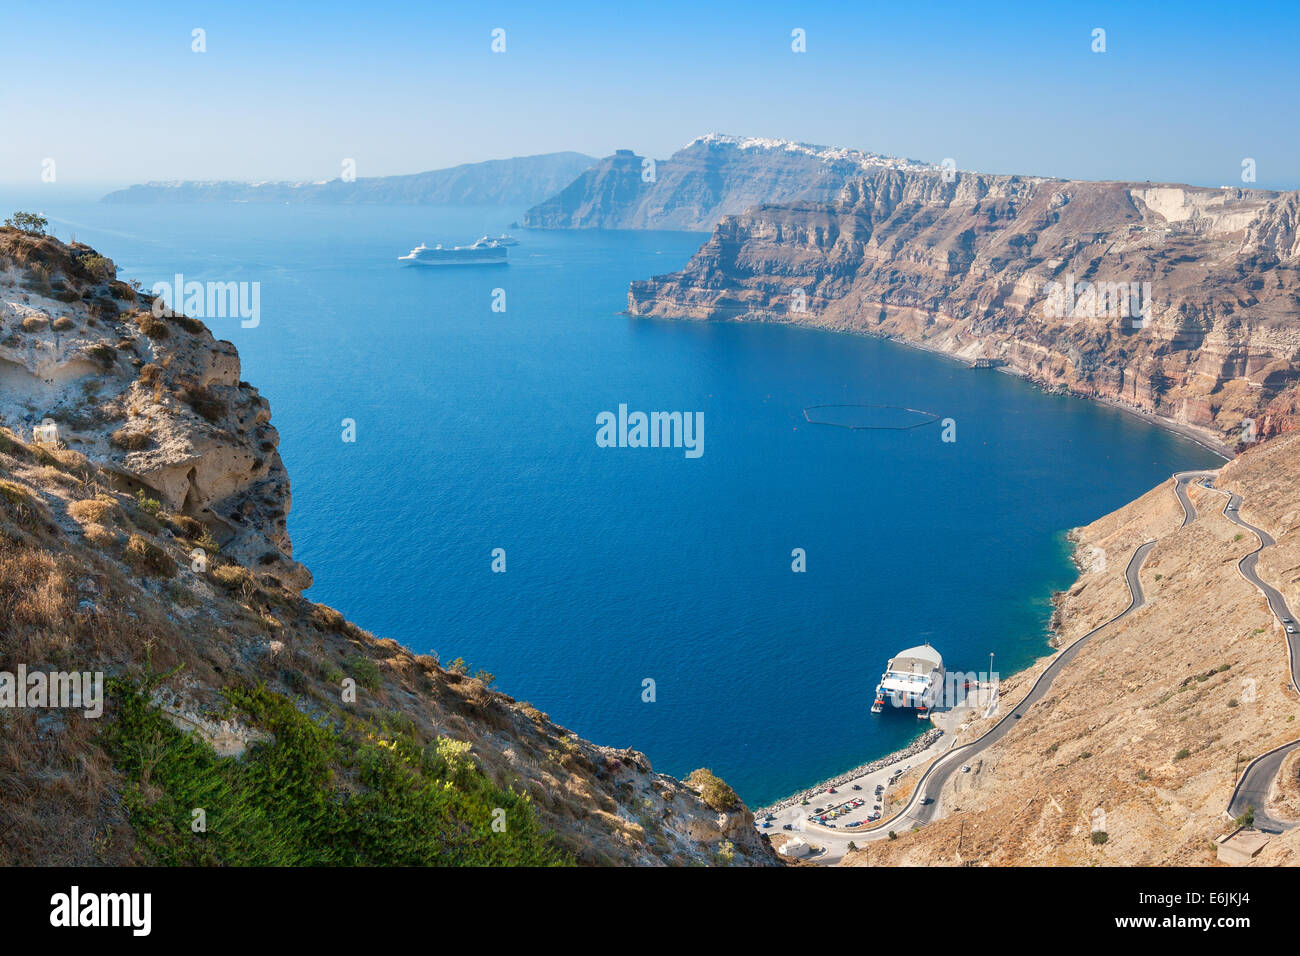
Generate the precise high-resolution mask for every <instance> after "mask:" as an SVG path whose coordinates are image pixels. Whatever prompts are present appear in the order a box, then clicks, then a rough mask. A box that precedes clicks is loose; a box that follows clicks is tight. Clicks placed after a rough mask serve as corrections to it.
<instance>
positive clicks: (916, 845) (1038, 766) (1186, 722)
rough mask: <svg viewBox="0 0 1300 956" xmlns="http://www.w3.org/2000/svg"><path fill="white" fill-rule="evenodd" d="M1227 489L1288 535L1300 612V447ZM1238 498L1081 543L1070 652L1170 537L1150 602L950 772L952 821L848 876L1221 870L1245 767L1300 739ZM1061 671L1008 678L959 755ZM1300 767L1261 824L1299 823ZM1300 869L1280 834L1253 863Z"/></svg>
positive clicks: (1069, 604)
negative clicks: (963, 869)
mask: <svg viewBox="0 0 1300 956" xmlns="http://www.w3.org/2000/svg"><path fill="white" fill-rule="evenodd" d="M1215 486H1216V488H1218V489H1223V491H1230V492H1233V493H1235V494H1239V495H1241V496H1242V503H1241V507H1240V515H1241V518H1242V519H1243V520H1244V521H1246V522H1249V523H1252V524H1254V525H1256V526H1258V527H1260V528H1262V529H1264V530H1265V531H1267V532H1268V533H1269V534H1271V535H1272V536H1273V537H1275V538H1276V539H1277V544H1276V545H1273V546H1271V547H1268V548H1266V549H1265V550H1264V552H1263V554H1262V555H1261V558H1260V561H1259V569H1258V570H1259V574H1260V576H1261V578H1262V579H1263V580H1264V581H1266V582H1267V583H1269V584H1271V585H1272V586H1274V587H1276V588H1278V589H1279V590H1281V592H1282V593H1283V595H1284V597H1285V599H1286V601H1287V602H1288V603H1289V604H1290V606H1291V607H1295V606H1297V604H1300V433H1291V434H1288V435H1284V436H1281V437H1278V438H1274V439H1272V440H1271V441H1268V442H1266V443H1262V444H1260V445H1257V446H1255V447H1253V448H1251V449H1250V450H1249V451H1247V452H1245V453H1244V454H1242V455H1240V456H1239V457H1237V458H1236V459H1234V460H1233V461H1232V462H1230V463H1229V464H1227V465H1225V466H1224V467H1223V469H1222V471H1221V472H1220V474H1219V475H1218V476H1217V478H1216V480H1215ZM1223 491H1217V490H1214V489H1210V488H1204V487H1201V486H1200V485H1198V484H1192V485H1190V487H1189V496H1190V498H1191V500H1192V502H1193V504H1194V506H1195V510H1196V517H1195V520H1194V521H1192V522H1191V523H1190V524H1187V525H1186V526H1185V527H1184V526H1182V525H1183V514H1184V513H1183V509H1182V508H1181V507H1180V506H1179V504H1178V502H1177V499H1176V497H1175V493H1174V490H1173V483H1172V482H1171V481H1170V482H1165V483H1163V484H1161V485H1160V486H1159V487H1157V488H1154V489H1152V490H1151V491H1149V492H1148V493H1147V494H1145V495H1143V496H1142V497H1141V498H1139V499H1137V500H1136V501H1134V502H1132V503H1130V504H1128V505H1126V506H1124V507H1123V508H1120V509H1119V510H1118V511H1115V512H1114V513H1112V514H1109V515H1106V516H1105V517H1102V518H1100V519H1098V520H1097V521H1094V522H1093V523H1092V524H1089V525H1087V526H1086V527H1083V528H1079V529H1076V531H1075V532H1074V533H1073V534H1072V539H1073V540H1074V543H1075V545H1076V548H1077V551H1076V554H1077V557H1078V561H1079V563H1080V565H1081V566H1082V567H1083V568H1084V570H1083V571H1082V572H1081V574H1080V577H1079V579H1078V581H1077V582H1076V583H1075V585H1074V586H1073V587H1071V588H1070V590H1069V591H1068V592H1066V593H1064V594H1062V595H1060V596H1059V599H1058V602H1057V603H1058V607H1057V614H1056V618H1055V623H1056V626H1057V629H1058V632H1057V637H1058V642H1059V643H1060V644H1063V645H1064V644H1068V643H1071V642H1073V641H1074V640H1075V639H1077V638H1079V637H1081V636H1083V635H1084V634H1086V633H1087V632H1088V631H1089V630H1091V629H1092V628H1094V627H1096V626H1097V625H1099V624H1102V623H1103V622H1105V621H1107V620H1109V619H1110V618H1112V617H1113V616H1114V615H1116V614H1117V613H1119V612H1120V611H1122V610H1124V608H1125V607H1126V606H1127V604H1128V601H1129V594H1128V589H1127V587H1126V586H1125V584H1124V569H1125V566H1126V564H1127V563H1128V560H1129V557H1130V555H1132V553H1133V551H1134V549H1135V548H1137V547H1138V545H1140V544H1141V543H1142V542H1144V541H1147V540H1151V539H1156V540H1157V542H1158V543H1157V544H1156V546H1155V549H1154V550H1153V551H1152V552H1151V554H1150V556H1149V557H1148V558H1147V560H1146V562H1145V564H1144V565H1143V567H1142V570H1141V585H1142V589H1143V591H1144V592H1145V595H1146V599H1147V604H1146V605H1145V606H1144V607H1142V608H1140V609H1139V610H1138V611H1136V612H1134V613H1133V614H1131V615H1129V616H1127V617H1125V618H1122V619H1121V620H1119V621H1116V622H1115V623H1113V624H1111V625H1109V626H1107V627H1106V628H1105V629H1104V630H1102V631H1099V632H1098V633H1097V634H1096V635H1095V636H1093V637H1092V638H1091V639H1090V640H1089V642H1088V643H1087V644H1085V645H1084V646H1083V647H1082V649H1081V650H1080V651H1079V653H1078V656H1077V657H1075V658H1074V660H1073V661H1071V662H1070V663H1069V664H1068V666H1066V667H1065V668H1064V669H1063V670H1061V672H1060V673H1059V674H1058V675H1057V677H1056V678H1055V680H1054V682H1053V683H1052V684H1051V688H1050V691H1049V692H1048V694H1047V696H1046V697H1045V698H1044V699H1043V700H1041V701H1039V702H1038V703H1035V704H1034V705H1032V706H1031V707H1030V708H1029V709H1028V711H1027V712H1026V713H1025V714H1024V716H1023V718H1022V719H1021V720H1020V721H1018V722H1017V724H1016V726H1015V728H1014V729H1013V730H1012V731H1011V732H1010V733H1008V734H1007V736H1006V737H1005V738H1004V739H1002V740H1001V741H999V742H998V743H996V744H994V745H993V746H992V747H991V748H989V749H988V750H985V751H984V752H983V753H981V754H979V755H978V756H977V757H976V758H973V759H972V760H971V762H970V763H971V769H970V772H968V773H955V774H953V775H952V777H951V779H950V780H949V782H948V784H947V785H946V787H945V789H944V791H943V793H942V795H941V797H940V800H939V804H940V806H941V807H942V808H943V811H944V813H943V816H942V817H941V818H940V819H939V820H938V821H936V822H934V823H931V824H929V825H927V826H925V827H923V828H921V829H919V830H917V831H914V832H912V831H908V832H903V833H899V834H898V835H897V839H894V840H881V841H879V842H876V843H872V844H870V845H868V846H865V847H864V848H863V849H862V850H861V851H860V852H857V853H853V854H850V855H849V857H848V858H847V860H846V861H845V862H846V863H848V864H849V865H895V864H899V865H926V866H929V865H959V864H964V865H1025V864H1030V865H1079V866H1083V865H1126V866H1127V865H1142V866H1147V865H1156V866H1167V865H1187V866H1205V865H1213V864H1214V863H1215V862H1216V859H1217V856H1216V847H1215V844H1214V840H1215V839H1216V838H1218V837H1219V836H1221V835H1223V834H1225V833H1228V832H1230V831H1231V830H1232V829H1233V828H1234V823H1233V821H1232V820H1231V819H1229V817H1228V815H1227V814H1226V812H1225V811H1226V808H1227V807H1228V804H1229V799H1230V797H1231V795H1232V793H1233V788H1234V785H1235V783H1236V781H1237V779H1238V778H1239V776H1240V774H1241V773H1242V771H1244V770H1245V768H1246V766H1247V764H1248V763H1249V762H1250V761H1251V760H1252V759H1253V758H1255V757H1257V756H1259V755H1260V754H1262V753H1264V752H1266V751H1268V750H1270V749H1272V748H1274V747H1277V746H1280V745H1282V744H1285V743H1288V742H1291V741H1294V740H1296V739H1297V738H1300V697H1297V695H1296V693H1295V692H1294V690H1293V689H1292V687H1291V684H1290V673H1289V662H1288V651H1287V641H1286V635H1285V634H1284V633H1283V632H1282V629H1281V627H1280V626H1279V625H1278V624H1277V623H1276V621H1275V619H1274V618H1273V616H1272V614H1270V613H1269V610H1268V607H1267V606H1266V604H1265V601H1264V598H1263V596H1262V595H1261V594H1260V592H1259V591H1258V590H1256V588H1255V587H1253V586H1252V585H1251V584H1250V583H1248V582H1247V581H1246V579H1245V578H1243V577H1242V575H1241V574H1240V573H1239V572H1238V570H1237V562H1238V560H1239V559H1240V558H1241V557H1242V556H1244V555H1246V554H1248V553H1249V552H1251V551H1252V550H1254V549H1255V548H1256V547H1257V546H1258V541H1256V539H1255V537H1254V535H1253V534H1251V533H1250V532H1248V531H1245V530H1244V529H1243V528H1241V527H1240V526H1239V525H1236V524H1234V523H1232V522H1231V521H1229V520H1228V518H1227V517H1225V515H1224V514H1223V510H1224V507H1225V505H1226V503H1227V497H1226V495H1225V494H1224V493H1223ZM1047 662H1048V659H1044V660H1043V661H1041V662H1039V663H1038V664H1037V665H1036V666H1034V667H1032V668H1030V669H1029V670H1027V671H1025V672H1022V673H1020V674H1016V675H1014V676H1013V677H1011V678H1007V679H1005V680H1004V681H1003V684H1002V705H1001V710H1000V711H999V713H998V715H995V716H994V717H992V718H990V719H976V720H973V721H971V722H969V723H968V724H967V725H966V726H965V727H964V729H963V730H962V731H961V732H960V735H959V737H958V741H959V742H966V741H968V740H972V739H974V738H976V737H978V736H980V735H981V734H982V733H984V731H986V730H987V729H988V728H989V726H990V725H991V724H992V722H993V721H994V720H996V719H997V717H998V716H1000V715H1003V714H1006V713H1008V712H1009V709H1010V708H1012V707H1014V705H1015V704H1016V703H1017V702H1018V701H1019V700H1021V698H1023V697H1024V695H1025V693H1026V691H1027V690H1028V688H1029V686H1030V685H1031V684H1032V682H1033V680H1034V679H1035V678H1036V677H1037V676H1038V674H1039V673H1041V672H1042V670H1043V668H1044V667H1045V666H1046V664H1047ZM1298 761H1300V755H1298V754H1296V753H1292V754H1291V756H1290V757H1289V758H1288V760H1287V761H1286V762H1285V763H1284V764H1283V766H1282V768H1281V772H1280V775H1279V776H1278V777H1277V778H1276V780H1275V781H1274V782H1273V785H1272V788H1271V793H1270V794H1269V797H1268V801H1267V805H1266V806H1260V807H1256V808H1255V809H1256V810H1259V811H1264V812H1266V813H1267V814H1268V815H1269V816H1270V817H1272V818H1273V819H1276V820H1296V819H1300V783H1298V782H1297V781H1298V780H1300V762H1298ZM1265 789H1267V788H1265ZM1094 832H1100V833H1103V834H1105V836H1104V837H1095V836H1094ZM1297 863H1300V829H1292V830H1289V831H1287V832H1286V833H1284V834H1282V835H1274V836H1272V837H1271V839H1270V840H1269V843H1268V845H1267V846H1265V847H1264V849H1263V850H1262V852H1261V853H1260V854H1259V856H1258V857H1256V858H1255V861H1254V864H1255V865H1259V866H1267V865H1295V864H1297Z"/></svg>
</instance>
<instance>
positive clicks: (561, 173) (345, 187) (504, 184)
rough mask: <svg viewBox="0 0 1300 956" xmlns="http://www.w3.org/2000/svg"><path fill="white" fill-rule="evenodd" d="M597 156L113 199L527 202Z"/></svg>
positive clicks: (156, 189) (164, 189)
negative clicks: (402, 174) (347, 180)
mask: <svg viewBox="0 0 1300 956" xmlns="http://www.w3.org/2000/svg"><path fill="white" fill-rule="evenodd" d="M595 161H596V160H595V158H594V157H592V156H584V155H583V154H582V153H573V152H565V153H543V154H541V155H538V156H519V157H516V158H514V159H493V160H489V161H487V162H483V163H464V164H462V165H460V166H452V167H450V168H448V169H435V170H432V171H429V172H424V173H411V174H409V175H405V176H362V177H359V178H357V179H355V180H354V181H352V182H345V181H344V180H342V179H331V180H329V181H328V182H317V183H304V182H299V183H295V182H266V183H241V182H230V181H223V182H200V181H195V180H182V181H180V182H163V183H144V184H142V185H136V186H130V187H128V188H127V189H119V190H117V191H116V192H111V193H109V194H108V195H107V196H105V197H104V198H103V200H102V201H103V202H108V203H192V202H275V203H336V204H347V203H387V204H390V205H391V204H397V205H426V206H528V205H531V204H533V203H536V202H539V201H541V200H542V199H544V198H545V197H547V196H550V195H553V194H554V193H556V192H558V191H559V190H560V189H562V188H564V187H565V186H566V185H568V184H569V183H570V182H571V181H572V180H573V178H574V177H575V176H577V175H578V174H579V173H581V172H582V171H583V170H584V169H586V168H587V167H589V166H590V165H591V164H592V163H594V162H595Z"/></svg>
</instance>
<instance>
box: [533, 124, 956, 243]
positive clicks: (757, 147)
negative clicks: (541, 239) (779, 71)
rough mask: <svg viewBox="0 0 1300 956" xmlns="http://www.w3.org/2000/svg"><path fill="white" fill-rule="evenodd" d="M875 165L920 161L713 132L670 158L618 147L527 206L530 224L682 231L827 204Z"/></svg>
mask: <svg viewBox="0 0 1300 956" xmlns="http://www.w3.org/2000/svg"><path fill="white" fill-rule="evenodd" d="M873 168H906V169H924V168H930V167H925V166H923V165H922V164H920V163H914V162H911V161H910V160H901V159H892V158H890V157H886V156H878V155H876V154H873V153H860V152H857V151H855V150H843V149H828V148H826V147H821V146H809V145H807V144H803V143H792V142H789V141H786V140H767V139H755V138H748V139H746V138H740V137H735V136H722V135H719V134H716V133H715V134H710V135H708V136H702V137H700V138H699V139H696V140H693V141H692V142H690V143H688V144H686V146H684V147H682V148H681V149H679V150H678V151H677V152H676V153H674V154H673V155H672V156H671V157H670V158H668V159H664V160H653V161H652V160H647V159H646V158H644V157H642V156H638V155H636V154H635V153H633V152H632V151H631V150H619V151H618V152H617V153H615V154H614V155H613V156H609V157H606V158H605V159H603V160H601V161H600V162H599V163H597V164H596V165H594V166H593V167H592V168H590V169H588V170H587V171H586V172H584V173H583V174H582V175H581V176H579V177H578V178H577V179H575V180H574V181H573V182H572V183H570V184H569V185H568V186H567V187H566V188H565V189H564V190H563V191H561V192H560V193H558V194H557V195H555V196H552V197H551V198H549V199H547V200H546V201H544V202H542V203H539V204H538V205H536V206H534V207H533V208H532V209H529V210H528V211H527V212H526V213H524V216H523V218H522V220H521V222H522V224H523V225H525V226H528V227H530V228H533V229H679V230H683V231H687V232H691V231H697V232H703V231H707V230H710V229H712V228H713V227H714V226H715V225H717V223H718V221H719V220H720V219H721V218H722V217H723V216H725V215H729V214H733V213H740V212H742V211H744V210H746V209H748V208H750V207H751V206H754V205H756V204H758V203H763V202H768V203H782V202H790V201H794V200H800V199H806V200H814V201H822V202H829V201H831V200H833V199H835V198H836V197H837V196H838V195H839V194H840V191H841V190H842V189H843V188H844V185H845V184H846V183H847V182H849V181H850V180H851V179H852V178H853V177H855V176H860V175H862V173H863V172H864V171H865V170H870V169H873Z"/></svg>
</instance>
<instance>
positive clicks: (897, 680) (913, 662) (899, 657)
mask: <svg viewBox="0 0 1300 956" xmlns="http://www.w3.org/2000/svg"><path fill="white" fill-rule="evenodd" d="M943 678H944V671H943V657H942V656H941V655H940V654H939V652H938V651H936V650H935V649H934V648H933V647H931V646H930V645H929V644H921V645H918V646H916V647H909V648H908V649H907V650H905V651H899V652H898V653H897V654H895V655H894V657H893V659H892V660H891V661H890V662H889V663H888V664H887V665H885V673H883V674H881V675H880V683H879V684H877V685H876V701H875V703H874V704H872V705H871V712H872V713H873V714H878V713H880V712H881V711H882V710H884V709H885V702H886V701H889V702H890V703H892V704H893V705H894V706H895V707H913V708H915V709H916V716H917V717H921V718H924V717H928V716H930V708H931V707H933V706H934V705H935V704H936V703H938V702H939V701H940V699H941V697H942V695H943Z"/></svg>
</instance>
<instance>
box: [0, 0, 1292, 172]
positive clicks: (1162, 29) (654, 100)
mask: <svg viewBox="0 0 1300 956" xmlns="http://www.w3.org/2000/svg"><path fill="white" fill-rule="evenodd" d="M9 6H11V9H8V10H6V12H5V15H4V30H3V33H2V34H0V53H2V54H3V56H4V60H5V64H6V69H5V70H4V71H3V79H2V80H0V123H2V124H3V132H4V135H2V136H0V182H3V183H9V184H20V185H22V184H33V185H36V186H39V185H40V174H41V163H42V161H43V160H44V159H47V158H50V159H54V160H55V164H56V172H57V183H56V186H57V188H58V189H60V190H65V189H66V190H75V189H77V188H78V187H86V188H89V187H92V186H94V187H98V186H101V185H102V186H111V185H119V184H125V183H130V182H141V181H144V180H148V179H180V178H187V179H189V178H192V179H217V178H221V179H329V178H334V177H336V176H338V175H339V171H340V168H341V163H342V161H343V159H345V158H353V159H355V160H356V163H357V172H358V175H361V176H370V175H386V174H392V173H403V172H415V171H419V170H423V169H434V168H438V167H442V166H448V165H453V164H455V163H460V162H470V161H476V160H482V159H492V158H498V157H504V156H513V155H526V154H530V153H540V152H549V151H553V150H562V149H575V150H580V151H583V152H587V153H591V154H593V155H606V154H608V153H609V152H611V151H612V150H614V149H615V148H617V147H629V148H632V149H635V150H636V151H637V152H639V153H644V154H648V155H652V156H656V157H659V158H663V157H665V156H667V155H669V154H670V153H671V152H672V151H673V150H675V149H677V148H678V147H680V146H681V145H682V144H684V143H685V142H687V141H688V140H690V139H692V138H694V137H695V136H698V135H700V134H703V133H706V132H712V131H719V132H728V133H739V134H746V135H756V136H772V137H783V138H790V139H798V140H803V141H807V142H814V143H823V144H830V145H839V146H852V147H856V148H859V149H867V150H873V151H876V152H882V153H889V154H894V155H905V156H911V157H914V158H917V159H924V160H930V161H935V162H937V161H940V160H942V159H943V158H944V157H949V156H951V157H953V158H954V159H955V160H956V161H957V164H958V166H959V167H960V168H963V169H978V170H986V171H990V172H1018V173H1029V174H1044V175H1055V176H1064V177H1077V178H1087V179H1134V180H1145V179H1152V180H1163V181H1182V182H1191V183H1196V184H1201V185H1211V186H1217V185H1220V184H1225V183H1233V184H1237V183H1240V181H1241V179H1240V177H1241V163H1242V160H1243V159H1244V158H1246V157H1250V158H1253V159H1255V160H1256V164H1257V170H1258V181H1257V183H1256V185H1258V186H1261V187H1272V188H1295V187H1297V186H1300V124H1298V123H1297V122H1296V120H1297V116H1298V111H1297V106H1298V105H1300V66H1298V65H1297V56H1296V52H1295V51H1296V50H1297V48H1298V43H1297V41H1298V40H1300V6H1297V5H1294V4H1290V5H1288V4H1281V3H1279V4H1268V3H1252V4H1239V5H1235V6H1228V5H1223V4H1221V3H1219V4H1211V3H1185V4H1160V3H1148V4H1143V5H1141V8H1140V9H1130V7H1132V6H1133V5H1131V4H1102V3H1088V4H1071V3H1042V4H1037V5H1034V4H1014V3H1013V4H1000V5H998V4H976V3H965V4H959V3H953V4H947V3H901V4H900V3H891V4H877V3H866V2H861V0H859V2H856V3H845V4H829V3H827V4H819V3H803V2H801V3H794V2H790V3H763V2H759V3H725V4H705V3H693V4H688V3H680V4H679V3H671V2H666V3H659V2H656V3H649V4H635V3H630V4H615V3H610V2H606V3H601V4H594V3H593V4H562V5H556V6H555V7H553V8H549V9H548V8H545V7H544V5H539V4H535V3H531V4H522V3H521V4H509V3H499V4H493V3H486V4H464V5H459V6H456V5H449V4H441V3H439V4H433V3H403V4H383V5H381V4H364V3H355V2H352V3H330V2H325V3H314V4H306V3H301V4H291V3H267V2H260V3H249V2H244V0H228V2H222V3H211V4H186V3H176V2H171V3H151V2H141V3H133V4H129V5H123V8H122V9H117V10H114V9H111V5H107V4H103V3H82V2H67V3H51V4H45V5H35V4H25V5H21V6H17V5H14V4H9ZM496 27H500V28H503V29H504V30H505V31H506V52H505V53H504V54H494V53H493V52H492V51H491V49H490V43H491V36H490V34H491V31H492V30H493V28H496ZM796 27H798V28H802V29H803V30H805V31H806V35H807V52H806V53H802V54H796V53H793V52H792V51H791V49H790V44H791V39H790V33H791V30H792V29H794V28H796ZM1098 27H1100V28H1102V29H1104V30H1105V31H1106V52H1105V53H1094V52H1092V49H1091V45H1092V31H1093V30H1094V29H1095V28H1098ZM195 28H202V29H204V30H205V31H206V39H207V52H206V53H194V52H192V51H191V31H192V30H193V29H195Z"/></svg>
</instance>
